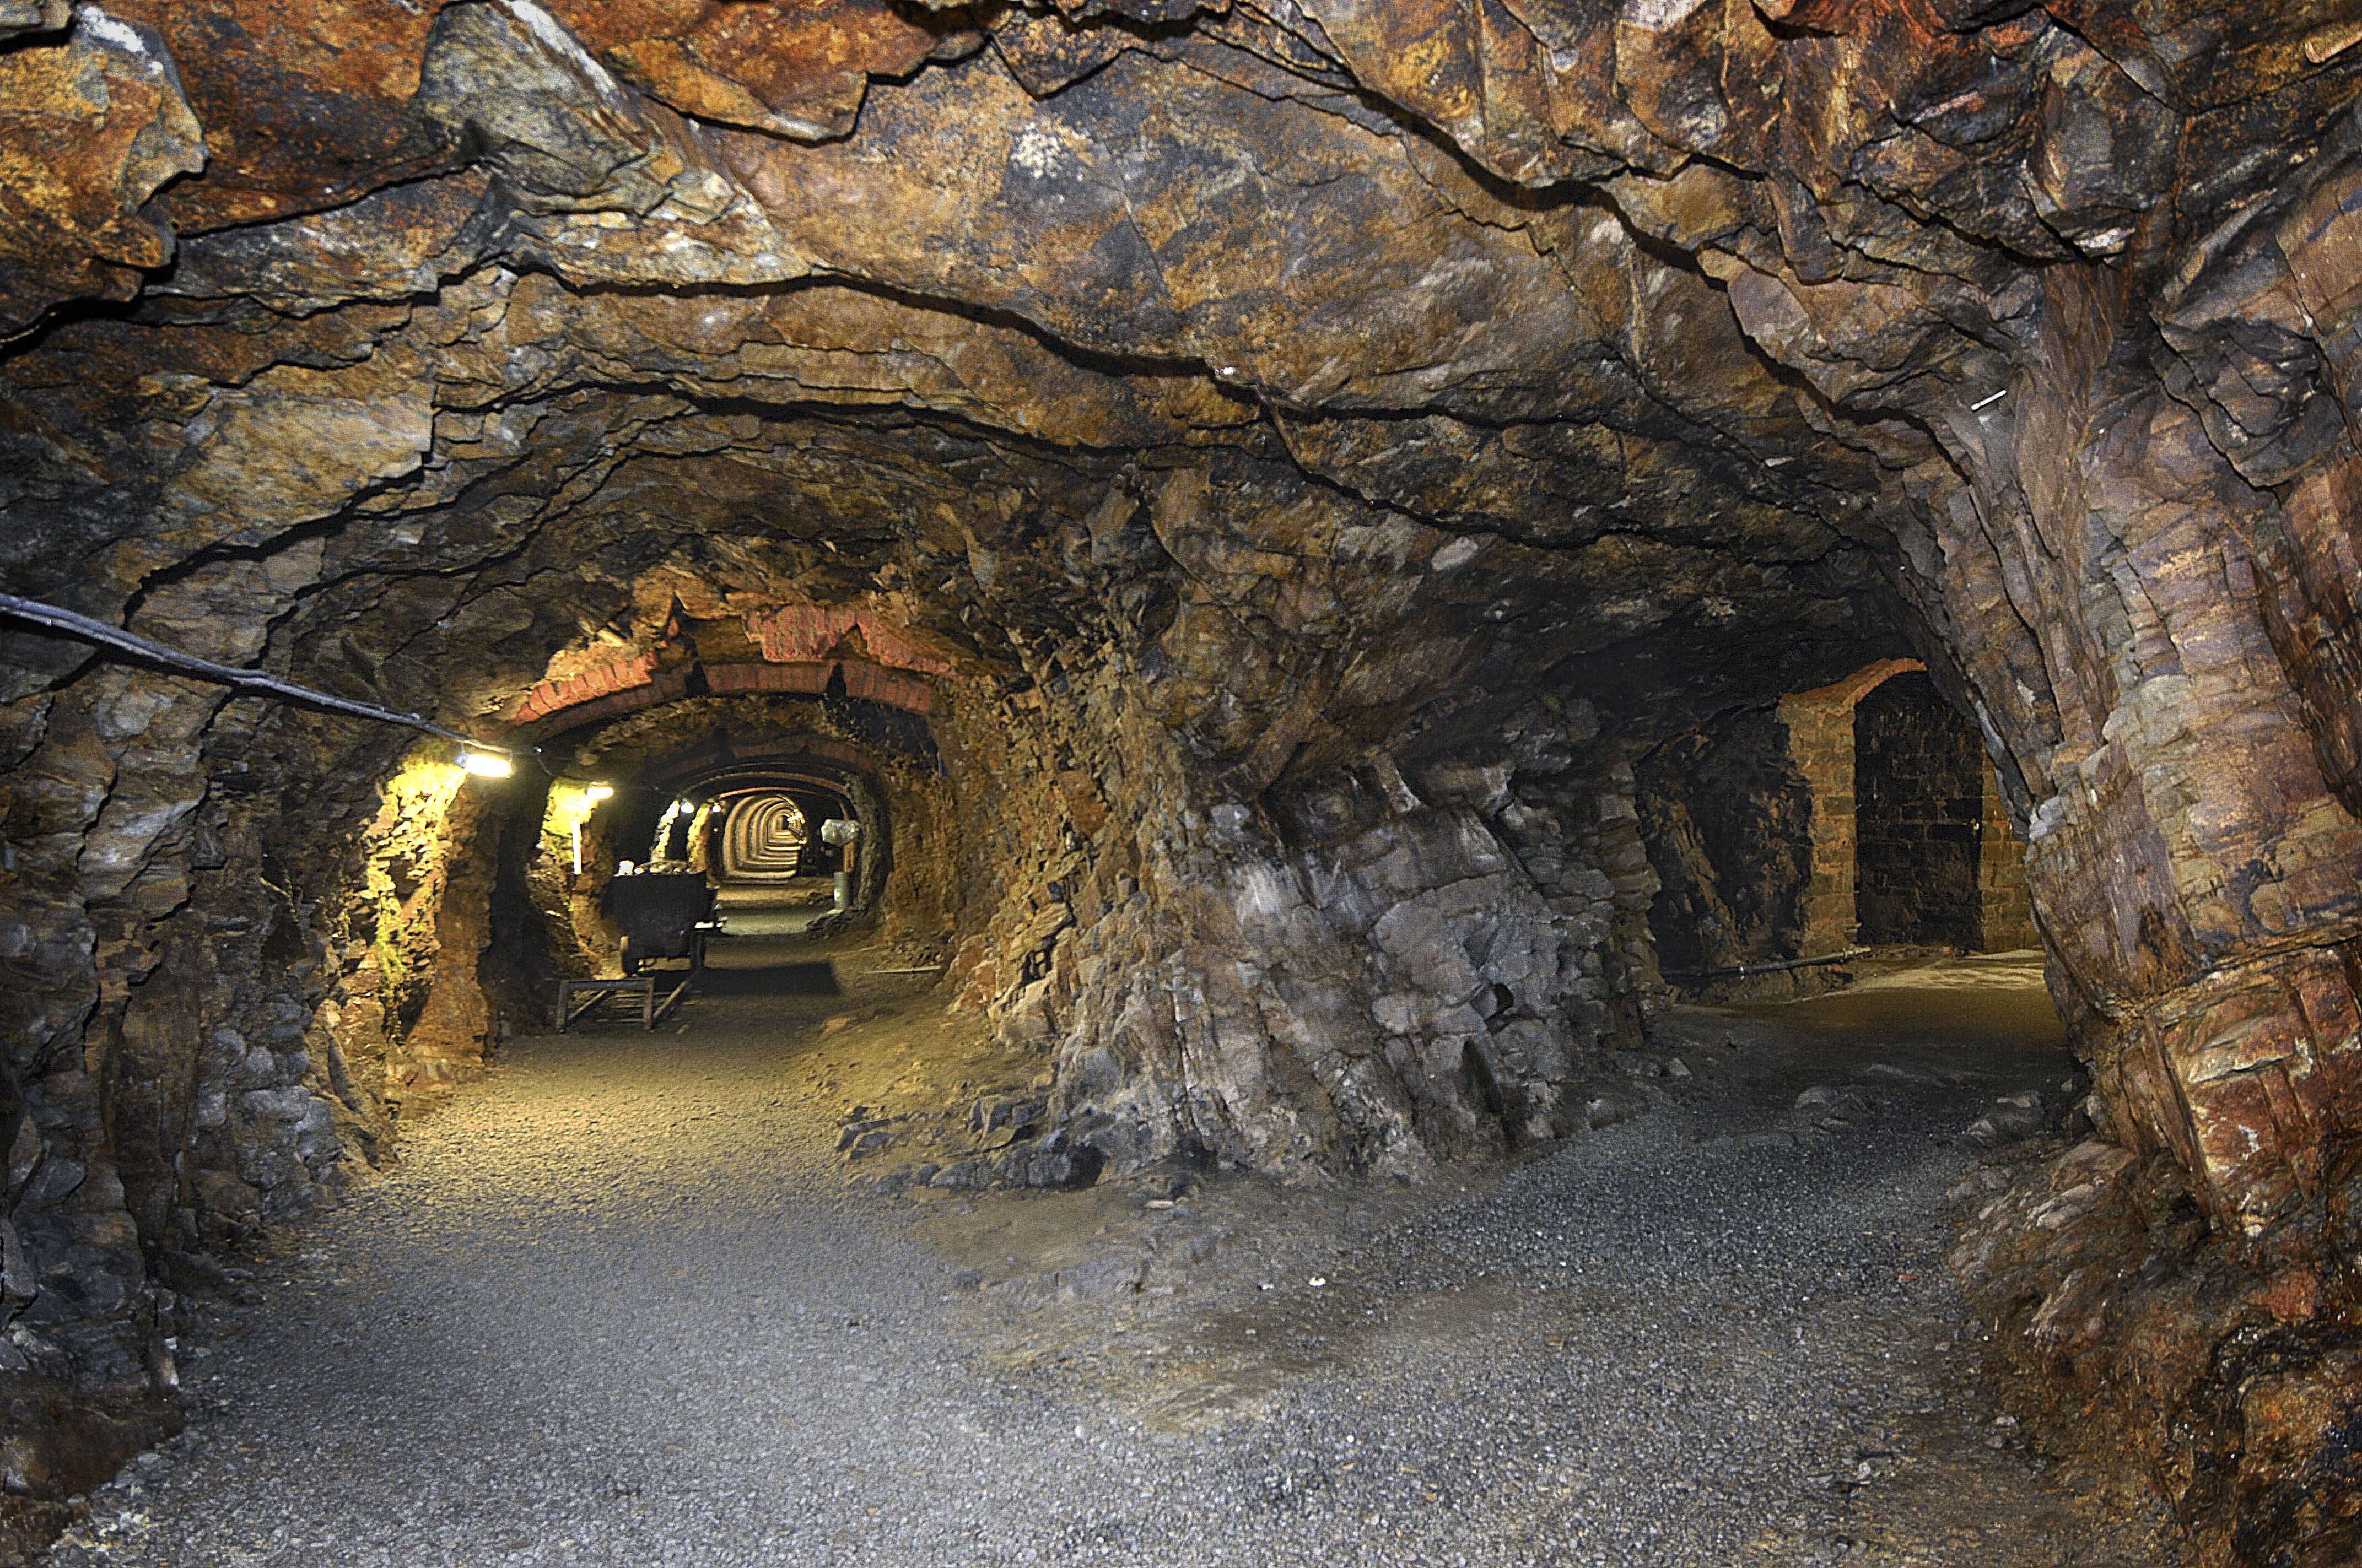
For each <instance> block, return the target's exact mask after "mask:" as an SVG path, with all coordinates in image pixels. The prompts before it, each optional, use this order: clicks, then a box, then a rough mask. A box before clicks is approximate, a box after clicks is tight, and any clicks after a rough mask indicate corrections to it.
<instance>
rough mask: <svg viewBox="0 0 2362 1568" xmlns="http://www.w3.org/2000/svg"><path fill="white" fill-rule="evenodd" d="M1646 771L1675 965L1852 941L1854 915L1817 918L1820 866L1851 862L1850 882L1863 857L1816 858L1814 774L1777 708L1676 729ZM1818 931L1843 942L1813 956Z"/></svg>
mask: <svg viewBox="0 0 2362 1568" xmlns="http://www.w3.org/2000/svg"><path fill="white" fill-rule="evenodd" d="M1848 728H1850V727H1848ZM1849 771H1850V770H1849ZM1639 784H1640V795H1639V809H1640V813H1641V820H1642V821H1643V823H1644V824H1645V825H1646V828H1647V832H1646V841H1647V844H1648V850H1649V856H1650V861H1651V863H1652V864H1653V865H1654V867H1655V870H1656V874H1657V881H1658V884H1659V888H1660V892H1659V893H1658V894H1657V897H1656V900H1655V903H1654V905H1652V908H1651V925H1652V927H1653V928H1654V930H1655V933H1656V940H1657V956H1658V959H1659V961H1660V962H1661V963H1662V964H1663V966H1664V968H1665V970H1667V971H1668V972H1670V973H1673V974H1674V975H1675V976H1676V978H1680V979H1684V980H1688V981H1699V980H1702V979H1704V978H1705V976H1706V975H1707V974H1709V973H1710V972H1711V971H1714V970H1726V969H1734V968H1737V967H1738V966H1739V965H1742V964H1756V963H1772V962H1778V961H1780V960H1782V959H1795V958H1802V957H1806V956H1818V954H1819V952H1834V951H1837V950H1838V948H1842V947H1845V946H1849V945H1850V944H1851V942H1852V939H1853V932H1852V923H1851V922H1850V920H1849V921H1847V922H1845V924H1844V926H1843V927H1842V928H1841V929H1839V930H1836V931H1829V930H1825V929H1821V928H1819V927H1816V926H1815V924H1814V923H1813V921H1812V919H1811V916H1812V915H1813V913H1814V908H1815V906H1814V905H1813V903H1812V899H1813V894H1814V893H1815V891H1816V888H1815V881H1816V872H1817V873H1819V874H1820V875H1822V876H1824V877H1827V878H1831V879H1833V878H1834V877H1835V876H1836V875H1837V873H1838V871H1839V870H1842V871H1843V872H1846V873H1848V874H1847V875H1846V878H1845V880H1846V883H1847V886H1846V888H1845V889H1844V890H1843V891H1846V892H1850V883H1851V877H1850V874H1849V873H1850V871H1851V868H1850V867H1849V866H1848V867H1842V868H1822V867H1820V866H1818V865H1817V864H1816V856H1815V849H1816V844H1817V843H1818V841H1819V840H1818V839H1816V835H1815V831H1814V828H1815V822H1814V810H1815V806H1816V795H1815V793H1814V789H1813V780H1811V779H1810V778H1808V777H1806V776H1805V773H1804V771H1803V769H1802V768H1800V767H1799V766H1798V765H1797V762H1796V759H1795V758H1794V755H1793V754H1792V751H1791V736H1790V730H1789V727H1788V726H1787V725H1786V724H1785V723H1783V721H1782V718H1780V716H1779V714H1778V713H1777V712H1776V711H1775V710H1773V709H1771V708H1769V707H1764V708H1756V709H1752V710H1749V711H1745V712H1741V713H1737V714H1733V715H1730V716H1728V717H1727V718H1721V719H1718V720H1716V721H1715V722H1714V723H1712V724H1710V725H1706V726H1701V727H1700V728H1699V729H1694V730H1692V731H1690V732H1689V733H1687V734H1684V735H1680V736H1676V737H1674V738H1673V739H1672V740H1668V741H1666V742H1664V743H1663V744H1661V745H1660V746H1658V747H1656V748H1654V749H1653V750H1651V751H1649V752H1648V753H1647V754H1645V755H1644V756H1643V757H1642V758H1641V760H1640V762H1639ZM1818 804H1819V805H1820V806H1821V807H1822V808H1823V809H1824V810H1828V809H1835V808H1838V807H1840V806H1850V805H1851V797H1850V795H1845V796H1838V797H1829V796H1827V795H1824V796H1822V797H1820V799H1819V800H1818ZM1823 837H1832V836H1829V835H1823ZM1846 847H1849V845H1848V844H1846V843H1845V842H1844V841H1843V840H1840V841H1839V848H1846ZM1823 891H1824V892H1825V893H1826V892H1827V891H1828V890H1823ZM1824 902H1828V901H1827V900H1826V899H1825V900H1824ZM1846 902H1847V904H1849V905H1850V903H1851V900H1850V899H1848V900H1846ZM1823 924H1824V925H1825V924H1826V923H1823ZM1808 937H1809V938H1820V939H1823V940H1827V939H1828V938H1831V937H1834V938H1836V942H1837V945H1836V946H1834V947H1828V948H1820V949H1818V951H1816V953H1813V954H1810V955H1808V954H1807V953H1806V951H1805V948H1806V946H1807V941H1808Z"/></svg>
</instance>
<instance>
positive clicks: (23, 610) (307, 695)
mask: <svg viewBox="0 0 2362 1568" xmlns="http://www.w3.org/2000/svg"><path fill="white" fill-rule="evenodd" d="M0 615H5V616H8V617H10V618H11V619H13V620H24V621H30V622H31V623H32V624H33V625H35V626H41V627H47V628H48V629H49V630H52V631H62V632H64V633H65V634H66V635H68V636H70V637H78V638H80V639H82V640H83V641H88V642H97V643H101V644H103V645H105V646H106V647H109V648H115V649H119V650H121V651H122V652H126V653H131V654H135V655H137V656H138V657H139V658H142V659H146V660H149V661H150V662H152V663H159V664H162V665H164V666H166V667H167V668H169V669H172V670H177V671H180V672H182V673H183V674H192V675H194V676H196V677H197V678H198V679H199V680H206V681H217V682H219V683H221V684H222V685H228V686H236V687H237V689H238V690H240V691H248V692H257V693H259V694H261V695H263V696H271V697H276V698H278V699H279V700H280V701H281V702H300V703H304V704H305V705H307V706H309V707H325V708H327V709H329V710H331V711H333V712H337V713H349V714H352V715H353V716H354V717H356V718H373V719H375V720H377V721H378V722H379V723H380V724H399V725H402V726H403V727H404V728H406V729H421V730H424V731H425V732H426V733H427V734H429V735H435V736H439V737H441V738H442V739H443V740H456V741H458V743H459V744H460V745H462V746H467V747H470V748H472V749H473V750H475V751H498V752H500V753H501V754H502V755H503V756H508V757H515V756H521V755H524V751H520V750H519V749H518V748H516V747H514V746H501V745H495V744H494V743H492V742H491V741H490V740H477V739H476V738H475V737H474V736H472V735H462V734H460V733H459V732H458V730H456V729H444V728H443V727H442V726H441V725H439V724H436V723H434V722H432V721H431V720H428V719H425V718H420V717H419V716H418V715H417V714H414V713H401V712H397V711H396V710H395V709H393V708H391V707H378V706H377V705H376V704H375V703H368V702H355V701H354V700H353V699H352V698H350V697H344V696H334V695H332V694H330V693H328V692H324V691H315V690H313V689H312V688H311V687H310V686H299V685H296V684H295V683H294V682H292V681H282V680H281V679H280V678H279V677H278V676H276V675H270V674H264V673H263V672H262V671H260V670H242V669H239V668H238V667H237V665H235V664H216V663H214V662H213V661H212V660H210V659H200V658H198V657H197V656H196V655H195V654H193V653H183V652H181V651H180V650H179V649H177V648H168V647H166V646H165V645H164V644H163V643H161V642H154V641H149V639H147V638H145V637H141V636H139V635H138V634H137V633H135V632H130V631H126V630H123V628H121V627H119V626H110V625H108V624H107V623H106V622H105V621H104V620H93V619H92V618H91V617H89V616H87V615H77V614H76V613H75V612H74V611H72V610H70V609H60V608H59V607H58V606H56V605H53V604H43V603H41V602H40V601H39V599H28V598H17V597H16V596H15V595H14V594H0ZM527 750H530V749H529V748H528V749H527Z"/></svg>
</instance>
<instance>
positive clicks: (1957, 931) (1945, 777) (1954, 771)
mask: <svg viewBox="0 0 2362 1568" xmlns="http://www.w3.org/2000/svg"><path fill="white" fill-rule="evenodd" d="M1853 729H1854V805H1855V809H1854V833H1855V838H1856V842H1857V846H1858V853H1859V856H1860V874H1859V880H1858V882H1857V883H1856V887H1855V894H1854V896H1855V904H1856V907H1857V910H1858V915H1859V919H1860V926H1859V930H1860V939H1861V940H1862V941H1864V942H1867V943H1872V944H1888V943H1932V944H1936V945H1938V946H1944V947H1952V948H1964V949H1972V948H1975V947H1977V945H1978V939H1979V935H1980V932H1979V927H1980V924H1981V918H1982V914H1983V894H1982V886H1981V879H1980V874H1979V873H1980V867H1981V857H1980V854H1979V848H1978V844H1979V830H1980V828H1981V826H1982V823H1983V817H1984V794H1983V786H1984V768H1985V762H1984V755H1983V753H1982V751H1981V750H1979V748H1978V746H1977V738H1976V731H1975V730H1974V729H1971V728H1970V725H1969V723H1968V721H1967V720H1965V719H1963V718H1960V716H1959V714H1958V713H1956V712H1954V711H1953V710H1952V708H1951V707H1948V706H1947V705H1946V704H1945V702H1944V700H1943V698H1942V697H1940V696H1937V692H1936V687H1935V684H1934V683H1933V682H1932V681H1930V680H1929V679H1928V678H1927V676H1926V675H1925V674H1901V675H1897V676H1895V677H1894V678H1893V679H1892V680H1890V681H1887V682H1886V683H1885V684H1883V685H1881V686H1879V687H1878V689H1877V690H1875V691H1873V692H1871V693H1870V694H1869V695H1867V696H1864V697H1863V698H1862V699H1861V701H1860V703H1859V704H1858V705H1857V706H1856V707H1855V708H1854V724H1853Z"/></svg>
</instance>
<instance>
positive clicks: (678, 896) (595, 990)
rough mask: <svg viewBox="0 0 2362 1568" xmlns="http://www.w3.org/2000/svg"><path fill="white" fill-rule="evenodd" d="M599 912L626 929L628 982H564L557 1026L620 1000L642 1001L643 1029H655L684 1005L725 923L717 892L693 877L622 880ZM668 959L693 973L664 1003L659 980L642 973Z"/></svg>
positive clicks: (602, 899)
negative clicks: (709, 942)
mask: <svg viewBox="0 0 2362 1568" xmlns="http://www.w3.org/2000/svg"><path fill="white" fill-rule="evenodd" d="M599 913H601V914H602V915H603V916H606V917H607V918H608V919H610V920H612V921H613V922H614V923H615V924H616V925H617V926H619V927H623V932H624V978H623V979H621V980H561V981H558V982H557V1011H556V1014H555V1019H554V1021H555V1022H556V1024H557V1027H558V1028H560V1029H564V1028H566V1027H568V1025H571V1024H573V1023H574V1022H575V1020H576V1019H578V1018H579V1017H581V1016H582V1015H583V1014H586V1013H588V1012H590V1010H591V1009H592V1008H594V1007H596V1006H598V1005H599V1004H600V1003H602V1002H605V1001H608V1000H609V999H611V998H620V999H626V1000H636V1001H637V1002H638V1003H640V1021H641V1024H642V1025H643V1026H645V1027H646V1028H650V1029H653V1028H655V1027H656V1025H657V1020H658V1019H660V1018H662V1017H663V1016H664V1015H665V1014H668V1013H669V1012H671V1011H672V1009H673V1008H674V1007H676V1006H678V1005H679V1003H680V999H681V996H682V995H683V993H685V992H687V991H688V990H689V982H690V976H692V975H694V974H695V973H696V972H697V971H698V970H700V969H701V968H702V967H703V966H704V963H705V938H706V937H707V935H708V934H709V933H711V932H712V931H713V930H714V929H715V928H716V927H718V926H719V924H720V922H718V921H717V920H715V919H714V917H713V916H714V894H713V889H712V888H711V887H709V886H707V885H706V881H705V878H704V877H703V876H702V875H701V874H699V873H696V872H689V873H686V874H683V873H679V872H638V873H636V874H635V875H632V876H619V877H616V878H614V879H613V881H611V882H609V883H607V889H606V891H605V892H604V893H602V894H600V895H599ZM658 959H687V960H688V961H689V973H688V974H684V975H682V976H681V977H680V983H679V984H678V985H676V986H674V987H673V989H672V992H671V993H670V994H669V995H668V996H666V997H663V998H662V999H659V998H658V997H657V986H656V981H655V978H654V976H653V975H652V974H643V973H642V972H641V970H643V969H644V968H646V966H648V965H651V964H654V963H655V962H657V960H658ZM578 997H579V998H587V1000H582V1001H578V1000H577V998H578Z"/></svg>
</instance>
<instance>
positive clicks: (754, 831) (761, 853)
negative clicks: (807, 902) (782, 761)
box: [717, 791, 811, 882]
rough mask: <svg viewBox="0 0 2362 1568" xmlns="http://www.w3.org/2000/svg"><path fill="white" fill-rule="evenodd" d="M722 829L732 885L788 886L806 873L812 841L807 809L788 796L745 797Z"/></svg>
mask: <svg viewBox="0 0 2362 1568" xmlns="http://www.w3.org/2000/svg"><path fill="white" fill-rule="evenodd" d="M729 812H730V815H729V816H728V817H727V818H726V819H724V821H723V827H722V834H721V848H722V857H721V865H720V866H719V867H718V868H717V869H718V870H719V871H720V872H721V875H722V876H723V879H724V880H725V881H729V882H785V881H787V880H788V879H789V878H790V877H792V876H794V875H796V874H797V873H798V872H800V870H801V869H802V866H803V860H804V847H805V845H806V844H807V843H808V842H809V841H810V839H811V828H810V826H809V824H808V823H807V822H806V821H805V818H804V812H803V807H801V806H798V805H797V804H796V802H795V798H794V797H793V796H791V795H786V794H784V793H779V792H774V791H763V792H761V793H758V794H752V795H740V796H738V797H737V798H736V799H735V800H734V801H732V802H731V803H730V806H729Z"/></svg>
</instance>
